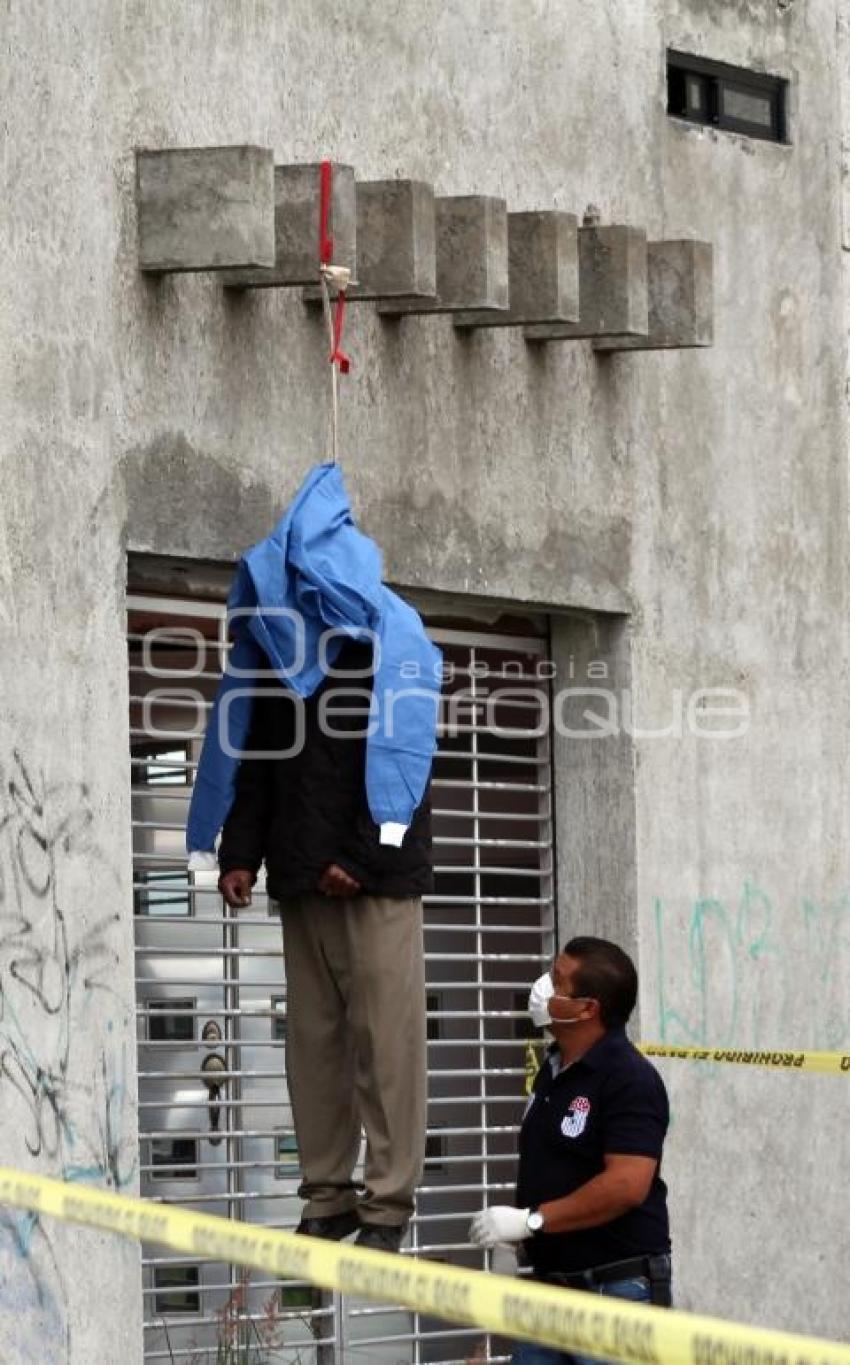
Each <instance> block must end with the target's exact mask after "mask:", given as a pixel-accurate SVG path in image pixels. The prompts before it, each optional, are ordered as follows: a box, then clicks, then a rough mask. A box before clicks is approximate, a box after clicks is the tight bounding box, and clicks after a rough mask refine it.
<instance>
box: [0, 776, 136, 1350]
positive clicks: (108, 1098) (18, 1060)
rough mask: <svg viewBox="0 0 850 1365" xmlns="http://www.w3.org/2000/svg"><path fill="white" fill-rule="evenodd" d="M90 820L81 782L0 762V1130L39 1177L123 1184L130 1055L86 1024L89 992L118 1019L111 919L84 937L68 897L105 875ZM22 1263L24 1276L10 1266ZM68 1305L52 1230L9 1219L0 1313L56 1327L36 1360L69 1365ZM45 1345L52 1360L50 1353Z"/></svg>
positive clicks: (0, 1226)
mask: <svg viewBox="0 0 850 1365" xmlns="http://www.w3.org/2000/svg"><path fill="white" fill-rule="evenodd" d="M92 825H93V811H92V807H91V803H90V798H89V791H88V788H87V786H86V784H85V783H81V782H62V783H48V782H46V781H45V779H44V777H43V776H42V775H40V774H37V773H35V772H34V771H33V769H32V768H31V767H30V766H28V765H27V763H26V762H25V761H24V759H23V757H22V755H21V754H20V753H19V752H17V751H14V752H13V754H12V758H11V761H10V762H8V763H6V764H0V1104H2V1108H3V1112H4V1125H5V1124H7V1123H10V1121H11V1123H12V1124H14V1125H15V1128H14V1129H13V1131H19V1132H20V1133H21V1135H22V1139H23V1142H24V1144H25V1146H26V1150H27V1152H28V1153H29V1154H30V1157H31V1158H33V1159H34V1161H35V1162H36V1164H37V1169H39V1170H42V1171H44V1172H46V1173H48V1174H53V1175H60V1176H62V1177H63V1178H64V1179H66V1180H84V1181H91V1182H93V1183H97V1184H101V1185H106V1186H107V1187H111V1188H114V1189H120V1188H122V1187H123V1186H125V1185H126V1184H127V1183H128V1182H130V1181H131V1180H132V1178H133V1175H134V1172H135V1162H136V1155H135V1142H134V1141H133V1139H132V1138H130V1137H127V1138H125V1137H124V1135H123V1126H124V1125H123V1119H124V1113H125V1107H126V1101H127V1098H128V1096H127V1086H126V1073H127V1070H128V1067H127V1058H126V1054H125V1053H124V1052H123V1051H122V1050H120V1049H116V1048H115V1047H114V1046H113V1045H112V1043H111V1038H110V1033H111V1027H112V1026H111V1024H107V1025H106V1034H105V1038H104V1041H103V1042H102V1043H101V1044H100V1045H99V1046H95V1047H94V1048H92V1046H91V1033H90V1029H87V1028H86V1014H87V1011H88V1007H89V1006H90V1005H91V1003H92V1001H93V1000H94V998H95V997H97V996H100V997H101V999H104V998H108V997H109V996H112V997H113V998H114V1000H115V1005H116V1014H117V1015H118V1014H120V1015H121V1016H122V1018H123V1016H125V1015H126V1002H124V1001H121V1000H120V999H119V997H118V996H117V994H116V992H115V989H114V984H113V983H114V979H115V969H116V967H117V965H118V953H117V950H116V948H115V946H114V944H113V942H112V941H111V939H112V933H113V930H114V926H115V924H116V922H117V920H118V912H117V910H116V909H114V908H111V909H109V910H107V911H105V912H104V913H102V914H97V915H95V917H94V919H93V922H91V923H89V924H88V925H87V926H86V927H85V928H84V929H82V930H78V929H76V927H75V920H76V919H77V916H75V915H74V914H73V913H72V914H71V915H69V913H68V909H69V907H68V904H67V901H66V896H67V892H65V893H64V894H63V876H62V874H63V868H69V867H70V863H71V860H72V859H75V858H78V857H80V856H82V855H84V856H85V857H86V858H87V859H89V860H90V861H91V865H92V866H93V867H94V866H95V865H96V866H97V868H98V878H97V880H98V881H102V874H103V871H104V869H106V868H107V867H108V863H107V862H106V860H105V859H104V858H103V856H102V854H101V852H100V850H98V848H97V846H96V844H95V843H94V841H93V838H92ZM116 881H117V879H116ZM103 1013H104V1012H103V1010H101V1013H100V1016H99V1017H100V1018H102V1017H103ZM107 1013H108V1011H107ZM75 1036H76V1037H77V1039H80V1038H82V1037H85V1039H86V1044H87V1046H86V1049H85V1054H84V1055H85V1057H86V1059H87V1060H86V1061H85V1062H84V1063H83V1062H81V1061H80V1062H78V1061H77V1059H76V1058H75V1057H74V1038H75ZM92 1056H94V1060H92ZM16 1263H17V1265H18V1270H19V1272H20V1273H19V1274H18V1275H14V1274H12V1273H11V1270H10V1267H14V1265H15V1264H16ZM64 1299H65V1295H64V1289H63V1286H62V1278H61V1274H60V1268H59V1262H58V1259H57V1256H56V1254H55V1251H54V1248H53V1245H52V1243H51V1234H50V1233H49V1231H48V1230H47V1228H46V1226H44V1225H40V1224H39V1222H38V1220H37V1219H34V1218H33V1216H32V1215H30V1214H13V1213H12V1211H5V1212H4V1213H3V1216H2V1218H0V1308H7V1309H14V1310H15V1311H17V1312H19V1313H20V1312H23V1314H24V1316H25V1317H29V1318H30V1321H31V1323H32V1314H33V1313H35V1314H36V1315H37V1316H38V1319H39V1321H40V1323H41V1325H42V1328H44V1326H45V1324H46V1323H48V1322H49V1323H51V1324H52V1326H53V1328H54V1331H53V1332H47V1334H46V1338H47V1339H45V1334H44V1333H43V1332H42V1334H41V1340H42V1348H43V1350H44V1354H43V1356H42V1357H41V1358H42V1359H43V1360H46V1359H48V1358H50V1359H54V1358H55V1359H57V1360H60V1359H67V1352H68V1350H69V1341H68V1336H67V1332H68V1329H67V1313H66V1312H65V1311H64V1309H65V1303H64ZM50 1338H52V1344H53V1346H54V1347H55V1348H56V1350H57V1351H58V1354H55V1355H53V1354H51V1355H49V1356H48V1352H47V1350H46V1349H45V1348H46V1347H47V1340H49V1339H50ZM23 1339H24V1338H23V1336H22V1340H23Z"/></svg>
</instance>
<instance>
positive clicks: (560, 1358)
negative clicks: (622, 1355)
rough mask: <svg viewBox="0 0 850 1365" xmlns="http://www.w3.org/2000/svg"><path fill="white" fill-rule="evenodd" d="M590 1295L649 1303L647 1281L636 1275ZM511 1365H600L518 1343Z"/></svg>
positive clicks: (550, 1349) (529, 1343) (566, 1354)
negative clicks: (604, 1295) (610, 1296)
mask: <svg viewBox="0 0 850 1365" xmlns="http://www.w3.org/2000/svg"><path fill="white" fill-rule="evenodd" d="M588 1292H589V1293H591V1294H611V1295H612V1296H613V1297H614V1298H615V1299H631V1300H632V1302H633V1303H649V1280H648V1279H646V1277H645V1276H644V1275H636V1276H635V1277H634V1278H633V1279H630V1280H612V1281H611V1282H610V1284H603V1285H599V1286H597V1287H596V1288H594V1289H591V1290H589V1291H588ZM511 1365H600V1362H599V1361H598V1360H591V1359H590V1357H589V1356H574V1355H571V1354H570V1352H569V1351H556V1350H555V1348H554V1347H553V1346H535V1345H533V1344H532V1343H531V1342H520V1343H519V1345H518V1346H517V1347H516V1349H515V1350H514V1353H513V1355H512V1356H511Z"/></svg>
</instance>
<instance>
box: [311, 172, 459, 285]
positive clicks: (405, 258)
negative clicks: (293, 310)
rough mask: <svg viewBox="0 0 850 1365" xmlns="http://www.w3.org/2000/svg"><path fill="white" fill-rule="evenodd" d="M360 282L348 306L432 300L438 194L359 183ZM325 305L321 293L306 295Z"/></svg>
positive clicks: (419, 187)
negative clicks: (378, 302) (435, 195)
mask: <svg viewBox="0 0 850 1365" xmlns="http://www.w3.org/2000/svg"><path fill="white" fill-rule="evenodd" d="M356 202H357V280H358V283H357V284H356V285H354V286H352V287H350V288H349V289H348V290H347V291H346V293H347V297H348V299H349V301H350V302H352V303H360V302H369V303H371V302H375V301H381V300H396V301H399V300H402V301H403V300H414V299H434V298H436V294H437V258H436V215H435V209H434V189H433V186H432V185H426V184H425V183H424V182H423V181H421V180H359V181H358V182H357V185H356ZM304 302H305V303H308V304H317V303H320V302H321V290H320V289H318V288H313V287H311V288H309V289H305V291H304Z"/></svg>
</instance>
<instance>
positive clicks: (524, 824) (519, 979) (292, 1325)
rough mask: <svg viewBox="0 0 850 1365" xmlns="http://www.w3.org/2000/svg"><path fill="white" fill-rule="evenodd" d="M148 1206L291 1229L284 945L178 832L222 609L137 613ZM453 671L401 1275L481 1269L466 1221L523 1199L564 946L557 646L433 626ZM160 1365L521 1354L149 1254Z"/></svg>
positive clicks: (134, 740) (444, 729) (133, 719)
mask: <svg viewBox="0 0 850 1365" xmlns="http://www.w3.org/2000/svg"><path fill="white" fill-rule="evenodd" d="M128 609H129V617H128V653H129V670H130V672H129V677H130V698H131V699H130V762H131V772H132V799H133V858H134V877H133V885H134V897H135V925H136V958H137V976H136V980H137V1014H138V1049H139V1119H140V1145H141V1153H140V1160H141V1172H142V1193H143V1194H144V1195H146V1196H147V1197H148V1198H151V1199H156V1200H162V1201H164V1202H167V1203H175V1204H181V1205H186V1206H189V1207H192V1208H196V1209H199V1210H203V1211H205V1212H211V1213H220V1214H226V1215H228V1216H230V1217H233V1218H239V1219H243V1220H246V1221H251V1222H257V1223H260V1224H265V1225H269V1226H274V1227H285V1228H291V1227H293V1226H294V1225H295V1223H296V1222H297V1221H298V1217H299V1211H300V1201H299V1200H298V1197H297V1188H298V1183H299V1179H300V1172H299V1165H298V1152H297V1146H296V1142H295V1134H294V1129H293V1124H292V1116H291V1111H290V1108H289V1105H288V1100H287V1092H286V1080H285V1073H286V1056H285V1024H286V984H285V981H284V979H283V962H282V953H281V941H280V924H279V921H278V919H277V918H276V917H272V916H271V915H270V914H269V908H268V903H267V899H266V896H265V891H264V887H263V884H262V881H261V882H260V883H258V885H257V887H256V888H255V894H254V899H253V904H252V906H251V907H250V908H249V909H247V910H242V911H238V912H237V911H233V910H230V909H228V907H227V906H226V905H225V904H224V902H223V900H222V898H221V896H220V895H219V894H218V892H217V890H216V886H215V882H216V878H215V875H214V874H210V873H194V874H189V873H188V871H187V863H186V857H185V853H184V843H183V839H184V825H185V818H186V810H187V805H188V800H189V796H190V791H191V783H192V780H193V776H194V772H195V769H196V765H197V761H198V756H199V753H200V745H201V740H202V737H203V732H204V727H205V724H206V717H207V714H208V710H209V705H210V703H211V701H212V698H213V696H214V693H215V688H216V685H217V682H218V679H219V677H220V673H221V663H222V659H223V658H224V657H225V650H226V648H227V645H226V641H225V634H224V627H225V612H224V607H223V605H222V604H220V603H219V602H210V601H202V600H197V601H194V600H188V599H186V598H174V597H154V596H151V595H147V594H146V595H133V596H131V597H130V598H129V601H128ZM429 628H430V630H431V634H432V635H433V638H434V639H435V640H436V641H437V642H438V643H439V644H440V645H441V647H442V649H443V652H444V660H445V669H444V674H445V681H444V696H443V705H442V711H441V725H440V746H439V753H438V757H437V759H436V761H435V767H434V779H433V787H432V800H433V807H434V836H435V861H436V864H437V873H436V891H435V894H434V895H433V896H430V897H428V898H427V900H426V940H425V946H426V973H427V983H428V985H427V990H428V999H427V1004H428V1040H429V1041H428V1048H429V1110H428V1115H429V1117H428V1143H427V1154H426V1164H425V1176H424V1181H423V1184H422V1187H421V1189H420V1191H419V1194H418V1200H417V1213H416V1217H415V1218H414V1220H413V1223H412V1225H411V1233H410V1238H409V1245H408V1246H407V1247H406V1248H405V1254H410V1255H422V1256H428V1257H429V1258H432V1259H445V1260H450V1261H452V1262H453V1263H456V1264H460V1265H465V1266H479V1267H480V1266H482V1265H483V1261H482V1253H480V1252H479V1251H477V1250H475V1249H474V1248H472V1247H471V1246H470V1245H469V1243H468V1241H467V1232H468V1227H469V1221H470V1217H471V1215H472V1214H473V1213H474V1212H475V1210H476V1209H478V1208H480V1207H481V1206H482V1205H483V1204H484V1203H487V1202H494V1201H495V1202H498V1201H500V1200H508V1201H509V1200H510V1197H511V1191H512V1187H513V1180H514V1169H515V1163H514V1157H515V1149H516V1134H517V1125H518V1120H519V1118H520V1115H521V1112H522V1106H523V1101H524V1094H523V1089H524V1042H525V1039H526V1038H527V1036H528V1033H529V1029H530V1024H529V1021H528V1019H527V1016H526V1014H525V1001H526V997H527V991H528V983H529V981H530V980H531V979H533V978H534V977H535V976H537V975H538V974H539V972H540V970H541V965H540V964H541V963H543V962H545V961H547V960H548V959H549V958H550V956H551V952H552V948H553V914H554V909H553V885H552V876H553V873H552V819H551V817H552V811H551V784H550V754H549V738H548V725H547V717H548V688H549V683H548V680H547V668H546V643H545V640H544V639H543V638H541V636H540V634H539V633H537V634H531V633H529V634H521V633H517V634H496V633H492V632H485V631H481V630H476V631H467V630H463V629H447V628H442V627H437V626H431V627H429ZM143 1276H144V1286H143V1290H144V1303H145V1360H146V1361H149V1362H154V1361H165V1362H171V1361H173V1362H175V1365H176V1363H177V1362H186V1363H187V1365H218V1362H223V1361H227V1362H245V1363H246V1365H266V1362H268V1365H272V1362H287V1363H289V1362H291V1363H292V1365H295V1363H296V1362H299V1365H344V1362H351V1365H356V1363H357V1362H362V1365H374V1363H375V1362H385V1363H386V1365H390V1363H392V1365H396V1363H397V1362H426V1361H427V1362H441V1363H442V1365H455V1363H456V1365H466V1362H468V1361H475V1362H476V1363H477V1365H478V1363H481V1365H483V1362H490V1361H493V1362H495V1361H501V1360H505V1359H506V1358H507V1353H508V1348H507V1346H506V1343H499V1342H493V1341H490V1340H489V1339H487V1338H482V1337H481V1334H480V1333H478V1332H476V1331H475V1330H473V1329H463V1328H459V1327H457V1326H451V1325H450V1324H447V1323H444V1322H440V1321H437V1320H432V1319H426V1318H423V1317H421V1316H419V1315H418V1314H412V1313H410V1312H408V1311H406V1310H401V1309H399V1308H397V1307H395V1306H394V1305H391V1304H388V1305H386V1306H384V1305H375V1304H367V1303H365V1302H359V1301H352V1300H345V1301H343V1300H341V1299H340V1298H339V1296H336V1295H329V1294H322V1293H320V1292H319V1291H317V1290H315V1289H314V1288H312V1287H311V1286H309V1285H307V1284H303V1283H297V1282H286V1283H280V1282H278V1281H273V1280H270V1279H266V1280H263V1279H262V1278H261V1277H260V1276H256V1277H251V1278H250V1279H248V1278H246V1277H245V1276H244V1275H242V1274H241V1272H238V1271H237V1270H236V1269H235V1268H234V1267H231V1266H229V1265H225V1264H216V1263H210V1262H193V1261H191V1260H189V1259H187V1258H185V1257H176V1256H174V1255H171V1254H169V1253H166V1252H164V1251H162V1250H161V1249H158V1248H156V1247H145V1248H144V1252H143Z"/></svg>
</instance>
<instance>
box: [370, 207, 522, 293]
mask: <svg viewBox="0 0 850 1365" xmlns="http://www.w3.org/2000/svg"><path fill="white" fill-rule="evenodd" d="M434 208H435V220H436V252H437V297H436V298H435V299H411V300H407V301H406V302H393V303H382V304H380V305H379V307H378V312H379V313H380V314H381V315H382V316H385V317H401V316H405V315H409V314H420V313H454V312H459V311H465V310H467V309H470V308H474V309H500V310H506V309H507V307H508V211H507V205H506V203H505V201H504V199H494V198H492V197H491V196H489V195H485V194H464V195H440V196H438V197H437V198H436V199H435V200H434Z"/></svg>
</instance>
